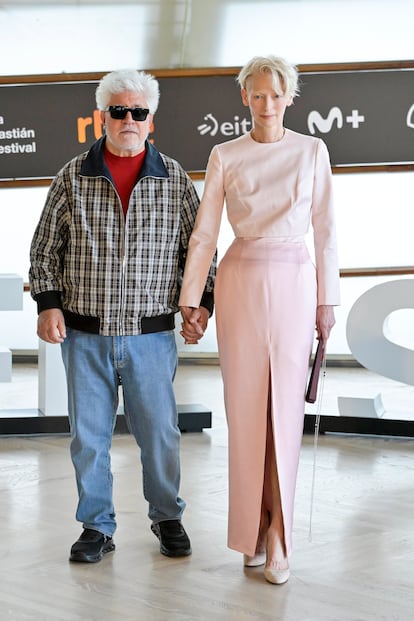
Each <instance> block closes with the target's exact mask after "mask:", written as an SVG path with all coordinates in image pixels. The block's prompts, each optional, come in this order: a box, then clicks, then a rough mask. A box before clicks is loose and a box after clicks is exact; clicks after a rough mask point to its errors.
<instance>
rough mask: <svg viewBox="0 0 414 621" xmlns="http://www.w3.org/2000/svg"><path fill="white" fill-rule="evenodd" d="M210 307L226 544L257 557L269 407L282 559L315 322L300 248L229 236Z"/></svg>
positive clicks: (310, 278) (310, 268) (311, 279)
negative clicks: (224, 447)
mask: <svg viewBox="0 0 414 621" xmlns="http://www.w3.org/2000/svg"><path fill="white" fill-rule="evenodd" d="M215 304H216V324H217V339H218V346H219V356H220V365H221V370H222V376H223V383H224V401H225V408H226V416H227V423H228V432H229V518H228V546H229V547H230V548H232V549H234V550H237V551H239V552H242V553H244V554H248V555H250V556H252V555H253V554H254V553H255V549H256V542H257V537H258V531H259V523H260V511H261V504H262V495H263V478H264V463H265V448H266V430H267V417H268V405H269V403H270V409H271V416H272V422H273V430H274V442H275V454H276V464H277V471H278V477H279V487H280V496H281V505H282V514H283V522H284V530H285V544H286V549H287V552H288V554H290V552H291V548H292V526H293V509H294V499H295V488H296V478H297V470H298V463H299V453H300V448H301V441H302V434H303V421H304V409H305V390H306V382H307V378H308V365H309V356H310V353H311V349H312V342H313V338H314V334H315V318H316V270H315V266H314V264H313V263H312V261H311V259H310V257H309V253H308V250H307V248H306V245H305V243H304V242H298V243H296V242H280V241H275V239H274V238H264V237H261V238H249V239H242V238H237V239H235V240H234V242H233V243H232V245H231V246H230V248H229V249H228V251H227V253H226V254H225V256H224V257H223V259H222V261H221V262H220V265H219V268H218V272H217V279H216V286H215Z"/></svg>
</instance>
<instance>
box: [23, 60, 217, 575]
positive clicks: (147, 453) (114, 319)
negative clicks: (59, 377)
mask: <svg viewBox="0 0 414 621" xmlns="http://www.w3.org/2000/svg"><path fill="white" fill-rule="evenodd" d="M158 100H159V87H158V82H157V81H156V80H155V78H154V77H153V76H151V75H149V74H147V73H144V72H138V71H135V70H124V71H114V72H112V73H109V74H108V75H106V76H105V77H104V78H102V80H101V81H100V83H99V85H98V88H97V90H96V102H97V106H98V109H99V110H100V111H101V112H100V115H101V120H102V123H103V127H104V136H103V137H102V138H101V139H99V140H98V141H97V142H95V143H94V144H93V145H92V147H91V148H90V150H89V151H88V152H86V153H83V154H81V155H79V156H77V157H75V158H74V159H72V160H71V161H70V162H68V163H67V164H66V165H65V166H64V167H63V168H62V170H61V171H60V172H59V173H58V174H57V176H56V177H55V179H54V181H53V183H52V185H51V188H50V190H49V193H48V196H47V200H46V204H45V207H44V210H43V213H42V215H41V217H40V221H39V223H38V225H37V228H36V231H35V233H34V237H33V240H32V246H31V267H30V284H31V293H32V296H33V298H34V299H35V300H36V302H37V305H38V312H39V318H38V335H39V337H40V338H41V339H43V340H44V341H46V342H48V343H60V344H61V348H62V357H63V362H64V365H65V370H66V377H67V385H68V404H69V421H70V428H71V447H70V450H71V458H72V462H73V465H74V468H75V473H76V481H77V487H78V494H79V502H78V507H77V513H76V518H77V520H78V521H79V522H81V523H82V524H83V529H84V530H83V532H82V534H81V536H80V538H79V539H78V540H77V541H76V542H75V543H74V544H73V546H72V548H71V552H70V560H71V561H81V562H89V563H94V562H97V561H100V560H101V559H102V557H103V556H104V554H107V553H108V552H111V551H113V550H114V549H115V544H114V542H113V534H114V532H115V529H116V519H115V509H114V505H113V499H112V473H111V467H110V446H111V440H112V433H113V428H114V424H115V419H116V410H117V406H118V386H119V385H120V384H121V385H122V390H123V400H124V408H125V417H126V420H127V422H128V425H129V428H130V430H131V432H132V433H133V434H134V437H135V439H136V441H137V444H138V445H139V447H140V449H141V462H142V471H143V492H144V496H145V498H146V500H147V501H148V503H149V510H148V516H149V518H150V519H151V522H152V524H151V529H152V531H153V532H154V534H155V535H156V536H157V537H158V539H159V542H160V551H161V553H162V554H165V555H166V556H173V557H177V556H187V555H189V554H191V544H190V540H189V538H188V536H187V533H186V532H185V529H184V527H183V525H182V523H181V517H182V514H183V511H184V508H185V502H184V501H183V500H182V499H181V498H180V497H179V483H180V458H179V442H180V432H179V429H178V424H177V422H178V420H177V419H178V417H177V407H176V403H175V397H174V391H173V379H174V374H175V370H176V365H177V351H176V344H175V337H174V314H175V313H176V312H177V311H178V306H177V301H178V295H179V289H180V283H181V279H182V273H183V268H184V263H185V256H186V251H187V244H188V240H189V237H190V234H191V231H192V228H193V225H194V220H195V216H196V212H197V209H198V204H199V199H198V196H197V194H196V192H195V189H194V186H193V184H192V182H191V180H190V178H189V177H188V175H187V174H186V173H185V172H184V170H183V169H182V168H181V166H180V165H179V164H178V163H177V162H176V161H175V160H173V159H171V158H170V157H167V156H166V155H164V154H161V153H160V152H159V151H158V150H157V149H156V148H155V147H154V146H153V145H152V144H151V143H150V142H149V141H148V134H149V131H150V127H151V124H152V120H153V115H154V113H155V112H156V109H157V106H158ZM214 272H215V264H214V263H213V264H212V266H211V269H210V275H209V280H208V283H207V285H206V289H205V293H204V296H203V301H202V306H203V309H202V318H201V319H200V322H199V325H198V326H196V327H197V330H195V328H192V327H191V326H186V332H187V334H189V338H190V339H191V337H192V336H193V337H194V342H196V341H197V339H198V338H200V332H203V331H204V330H205V328H206V326H207V321H208V317H209V316H210V315H211V313H212V310H213V294H212V291H213V280H214ZM191 330H193V332H191Z"/></svg>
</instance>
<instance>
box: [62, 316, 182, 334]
mask: <svg viewBox="0 0 414 621" xmlns="http://www.w3.org/2000/svg"><path fill="white" fill-rule="evenodd" d="M63 315H64V317H65V323H66V325H67V326H68V328H72V329H73V330H79V331H80V332H88V333H89V334H100V327H101V320H100V318H99V317H88V316H86V315H78V314H77V313H72V312H71V311H68V310H63ZM174 328H175V318H174V313H168V314H166V315H158V316H156V317H142V318H141V334H152V333H155V332H165V331H166V330H174Z"/></svg>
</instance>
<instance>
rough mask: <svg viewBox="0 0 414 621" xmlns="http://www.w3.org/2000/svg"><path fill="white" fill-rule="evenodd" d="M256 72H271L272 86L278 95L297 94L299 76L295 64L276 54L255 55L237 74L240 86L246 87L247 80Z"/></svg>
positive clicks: (289, 95) (292, 95)
mask: <svg viewBox="0 0 414 621" xmlns="http://www.w3.org/2000/svg"><path fill="white" fill-rule="evenodd" d="M258 73H271V74H272V76H273V88H274V90H275V91H276V93H278V94H279V95H287V96H288V97H296V96H297V95H299V76H298V71H297V69H296V67H295V65H292V64H291V63H288V62H287V61H286V60H285V59H284V58H280V57H278V56H272V55H269V56H255V57H254V58H252V59H251V60H249V62H248V63H246V64H245V65H244V67H243V68H242V69H241V71H240V73H239V75H238V76H237V82H238V83H239V85H240V88H244V89H246V90H248V88H247V81H248V79H249V78H251V77H252V76H253V75H255V74H258Z"/></svg>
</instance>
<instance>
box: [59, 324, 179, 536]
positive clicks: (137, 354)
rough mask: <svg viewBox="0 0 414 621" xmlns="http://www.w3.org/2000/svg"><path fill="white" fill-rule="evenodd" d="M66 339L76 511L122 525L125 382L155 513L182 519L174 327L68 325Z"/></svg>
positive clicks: (89, 521) (109, 526)
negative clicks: (115, 448)
mask: <svg viewBox="0 0 414 621" xmlns="http://www.w3.org/2000/svg"><path fill="white" fill-rule="evenodd" d="M61 347H62V357H63V362H64V365H65V370H66V377H67V385H68V407H69V421H70V429H71V446H70V451H71V458H72V462H73V465H74V468H75V472H76V482H77V487H78V494H79V503H78V508H77V512H76V519H77V520H78V521H79V522H82V523H83V526H84V528H91V529H94V530H97V531H99V532H101V533H103V534H104V535H109V536H111V535H112V534H113V533H114V532H115V529H116V520H115V509H114V504H113V498H112V472H111V458H110V449H111V442H112V434H113V430H114V426H115V421H116V411H117V407H118V387H119V383H120V382H121V384H122V390H123V399H124V410H125V417H126V420H127V423H128V427H129V429H130V431H131V433H133V435H134V437H135V440H136V442H137V444H138V446H139V447H140V449H141V463H142V473H143V491H144V496H145V498H146V500H147V501H148V503H149V511H148V516H149V518H150V519H151V520H152V521H153V522H160V521H163V520H174V519H181V516H182V513H183V511H184V508H185V503H184V501H183V500H182V499H181V498H180V497H179V496H178V490H179V485H180V455H179V451H180V430H179V428H178V414H177V406H176V402H175V396H174V390H173V380H174V375H175V371H176V368H177V349H176V344H175V337H174V332H173V331H166V332H157V333H153V334H142V335H139V336H124V337H122V336H117V337H112V336H100V335H96V334H88V333H85V332H79V331H77V330H73V329H70V328H68V329H67V337H66V339H65V341H64V343H63V344H62V346H61Z"/></svg>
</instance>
